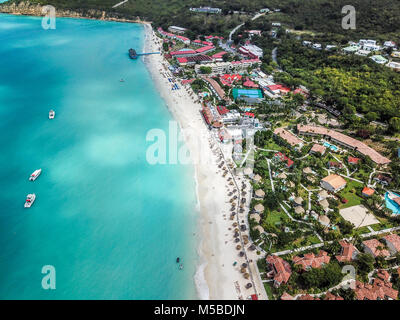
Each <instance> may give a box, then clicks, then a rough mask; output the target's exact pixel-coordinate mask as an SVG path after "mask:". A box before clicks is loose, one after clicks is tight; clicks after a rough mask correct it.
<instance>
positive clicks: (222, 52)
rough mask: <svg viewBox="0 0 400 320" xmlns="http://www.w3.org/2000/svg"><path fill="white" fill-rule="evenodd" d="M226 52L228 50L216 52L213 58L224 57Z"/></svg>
mask: <svg viewBox="0 0 400 320" xmlns="http://www.w3.org/2000/svg"><path fill="white" fill-rule="evenodd" d="M224 54H226V51H221V52H218V53H216V54H213V55H212V56H211V58H213V59H214V60H215V59H222V57H223V56H224Z"/></svg>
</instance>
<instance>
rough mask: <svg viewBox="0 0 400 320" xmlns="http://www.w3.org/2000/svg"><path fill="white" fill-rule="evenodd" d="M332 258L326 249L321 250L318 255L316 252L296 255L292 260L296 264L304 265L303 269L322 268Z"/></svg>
mask: <svg viewBox="0 0 400 320" xmlns="http://www.w3.org/2000/svg"><path fill="white" fill-rule="evenodd" d="M330 260H331V258H330V257H329V256H328V253H327V252H326V251H323V250H320V252H319V253H318V255H315V254H314V253H312V252H311V253H306V254H305V255H304V256H303V257H299V256H295V257H294V258H293V259H292V261H293V263H294V265H300V266H302V269H303V270H309V269H311V268H321V267H322V266H323V265H325V264H328V263H329V261H330Z"/></svg>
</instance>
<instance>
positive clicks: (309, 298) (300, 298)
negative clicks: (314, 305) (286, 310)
mask: <svg viewBox="0 0 400 320" xmlns="http://www.w3.org/2000/svg"><path fill="white" fill-rule="evenodd" d="M297 300H320V299H319V298H317V297H315V298H314V297H313V296H312V295H309V294H305V295H303V296H301V297H299V298H298V299H297Z"/></svg>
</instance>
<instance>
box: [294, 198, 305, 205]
mask: <svg viewBox="0 0 400 320" xmlns="http://www.w3.org/2000/svg"><path fill="white" fill-rule="evenodd" d="M303 201H304V200H303V198H302V197H296V198H294V200H293V202H294V203H295V204H296V205H297V206H301V205H302V204H303Z"/></svg>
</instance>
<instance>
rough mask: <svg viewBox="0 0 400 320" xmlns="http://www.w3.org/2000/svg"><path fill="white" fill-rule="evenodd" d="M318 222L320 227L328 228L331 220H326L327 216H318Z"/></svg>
mask: <svg viewBox="0 0 400 320" xmlns="http://www.w3.org/2000/svg"><path fill="white" fill-rule="evenodd" d="M318 221H319V222H320V223H321V224H322V225H324V226H326V227H327V226H329V224H330V223H331V220H329V218H328V217H327V216H325V215H321V216H319V218H318Z"/></svg>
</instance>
